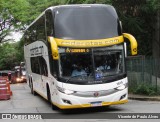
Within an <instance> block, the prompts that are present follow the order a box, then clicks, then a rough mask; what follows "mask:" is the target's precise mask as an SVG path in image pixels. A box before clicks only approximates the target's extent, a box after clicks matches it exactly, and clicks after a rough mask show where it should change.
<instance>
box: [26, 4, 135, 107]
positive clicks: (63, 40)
mask: <svg viewBox="0 0 160 122" xmlns="http://www.w3.org/2000/svg"><path fill="white" fill-rule="evenodd" d="M124 38H128V40H129V41H130V45H131V53H132V55H136V54H137V42H136V40H135V38H134V37H133V36H132V35H130V34H127V33H122V26H121V22H120V20H119V18H118V16H117V13H116V11H115V9H114V7H112V6H110V5H101V4H94V5H93V4H91V5H90V4H88V5H83V4H82V5H61V6H55V7H49V8H47V9H46V10H45V11H44V12H43V13H42V14H41V15H40V16H39V17H38V18H37V19H36V20H35V21H34V22H33V23H31V25H30V26H29V27H28V28H27V29H26V31H25V34H24V40H25V45H24V54H25V61H26V68H27V73H28V76H27V78H28V83H29V86H30V88H31V92H32V93H35V92H36V93H38V94H40V95H41V96H42V97H44V98H45V99H47V100H48V101H49V102H50V103H51V105H52V108H54V107H55V106H57V107H58V108H60V109H69V108H85V107H95V106H108V105H114V104H123V103H126V102H128V86H127V84H128V80H127V75H126V67H125V57H126V45H125V42H124Z"/></svg>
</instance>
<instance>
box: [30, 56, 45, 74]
mask: <svg viewBox="0 0 160 122" xmlns="http://www.w3.org/2000/svg"><path fill="white" fill-rule="evenodd" d="M31 70H32V72H33V73H36V74H41V75H44V76H48V69H47V63H46V61H45V59H44V58H43V57H41V56H40V57H39V56H38V57H31Z"/></svg>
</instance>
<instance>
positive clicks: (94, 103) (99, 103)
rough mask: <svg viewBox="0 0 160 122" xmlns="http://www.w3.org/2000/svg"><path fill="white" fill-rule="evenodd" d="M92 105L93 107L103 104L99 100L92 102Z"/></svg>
mask: <svg viewBox="0 0 160 122" xmlns="http://www.w3.org/2000/svg"><path fill="white" fill-rule="evenodd" d="M91 106H92V107H96V106H102V102H101V101H99V102H91Z"/></svg>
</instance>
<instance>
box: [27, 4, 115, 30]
mask: <svg viewBox="0 0 160 122" xmlns="http://www.w3.org/2000/svg"><path fill="white" fill-rule="evenodd" d="M79 7H105V8H106V7H107V8H108V9H109V10H111V11H113V10H114V7H113V6H111V5H106V4H71V5H58V6H51V7H49V8H47V9H46V10H45V11H43V12H42V13H41V14H40V15H39V16H38V17H37V18H36V19H35V20H34V21H33V22H32V23H31V24H30V25H29V26H28V27H27V28H26V30H27V29H28V28H29V27H30V26H31V25H33V24H34V23H35V22H36V21H37V20H38V19H39V18H40V17H41V16H43V15H44V13H45V12H46V11H47V10H51V11H56V10H57V9H58V8H61V9H63V8H79ZM112 13H113V15H116V16H117V14H116V11H115V10H114V12H112ZM26 30H25V31H26Z"/></svg>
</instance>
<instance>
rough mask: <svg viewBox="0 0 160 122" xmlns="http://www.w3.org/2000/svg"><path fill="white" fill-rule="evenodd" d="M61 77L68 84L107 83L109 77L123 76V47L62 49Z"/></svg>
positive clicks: (60, 61)
mask: <svg viewBox="0 0 160 122" xmlns="http://www.w3.org/2000/svg"><path fill="white" fill-rule="evenodd" d="M59 52H60V60H59V64H60V77H61V78H63V79H65V81H66V82H72V83H73V82H74V83H76V82H78V83H79V82H81V83H84V82H85V83H86V84H87V83H95V81H96V82H97V83H99V82H103V81H104V82H107V81H105V80H106V79H107V78H108V77H113V76H114V77H116V76H118V75H120V74H123V73H124V72H125V71H124V54H123V46H122V45H115V46H111V47H104V48H91V49H73V48H72V49H71V48H60V50H59Z"/></svg>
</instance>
